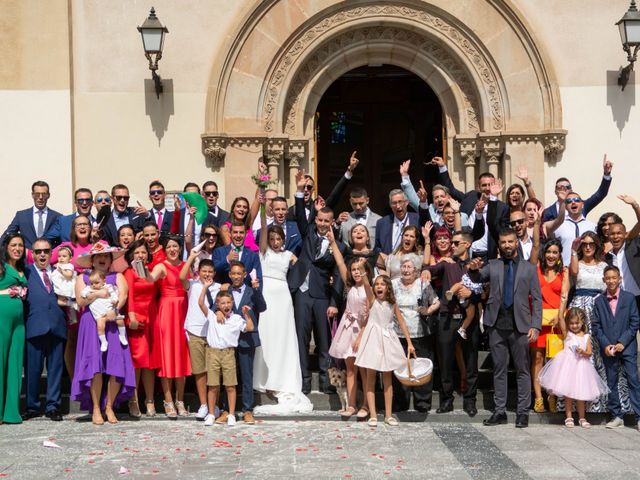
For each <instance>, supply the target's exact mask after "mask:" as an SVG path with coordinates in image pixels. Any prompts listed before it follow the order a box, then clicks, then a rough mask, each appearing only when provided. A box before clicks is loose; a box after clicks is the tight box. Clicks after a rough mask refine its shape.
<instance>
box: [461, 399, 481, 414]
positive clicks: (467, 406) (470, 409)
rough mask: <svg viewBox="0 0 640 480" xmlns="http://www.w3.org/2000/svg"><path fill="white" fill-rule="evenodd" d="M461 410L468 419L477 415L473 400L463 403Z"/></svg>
mask: <svg viewBox="0 0 640 480" xmlns="http://www.w3.org/2000/svg"><path fill="white" fill-rule="evenodd" d="M462 409H463V410H464V411H465V412H466V414H467V415H469V416H470V417H475V416H476V415H477V414H478V409H477V408H476V402H475V401H473V400H469V401H465V402H464V406H463V407H462Z"/></svg>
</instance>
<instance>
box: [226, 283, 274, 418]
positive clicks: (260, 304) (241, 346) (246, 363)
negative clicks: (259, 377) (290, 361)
mask: <svg viewBox="0 0 640 480" xmlns="http://www.w3.org/2000/svg"><path fill="white" fill-rule="evenodd" d="M245 305H248V306H249V307H251V313H250V315H251V320H253V331H252V332H244V333H241V334H240V337H239V338H238V348H237V349H236V352H237V356H238V366H239V368H240V380H241V381H242V411H243V412H250V411H252V410H253V358H254V356H255V352H256V347H259V346H260V336H259V334H258V317H259V314H260V313H262V312H264V311H265V310H266V309H267V304H266V303H265V301H264V297H263V296H262V293H261V292H260V290H254V289H253V288H251V287H250V286H246V285H245V287H244V292H243V293H242V300H240V304H238V305H236V302H235V300H234V302H233V313H237V314H238V315H240V316H242V317H243V316H244V315H243V314H242V307H244V306H245ZM231 413H233V412H231Z"/></svg>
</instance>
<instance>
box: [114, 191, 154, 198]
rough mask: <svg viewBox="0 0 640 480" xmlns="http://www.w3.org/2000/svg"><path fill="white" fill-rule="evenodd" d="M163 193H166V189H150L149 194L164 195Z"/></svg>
mask: <svg viewBox="0 0 640 480" xmlns="http://www.w3.org/2000/svg"><path fill="white" fill-rule="evenodd" d="M163 193H164V190H149V195H162V194H163ZM116 198H118V197H116ZM127 198H128V197H127Z"/></svg>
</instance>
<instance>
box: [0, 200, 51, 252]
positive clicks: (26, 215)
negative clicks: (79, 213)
mask: <svg viewBox="0 0 640 480" xmlns="http://www.w3.org/2000/svg"><path fill="white" fill-rule="evenodd" d="M59 216H60V213H58V212H56V211H55V210H51V209H50V208H48V209H47V220H46V222H45V224H44V231H43V233H42V236H43V237H46V236H47V233H48V232H49V230H50V229H51V228H52V227H53V225H55V223H56V220H57V219H58V217H59ZM9 233H20V235H22V237H23V238H24V246H25V247H27V248H31V246H32V245H33V242H35V241H36V238H37V237H38V235H37V234H36V229H35V226H34V225H33V207H30V208H27V209H25V210H19V211H18V212H16V215H15V216H14V217H13V220H11V223H10V224H9V226H8V227H7V229H6V230H5V232H4V233H3V234H2V238H0V243H2V242H4V239H5V237H6V236H7V235H8V234H9Z"/></svg>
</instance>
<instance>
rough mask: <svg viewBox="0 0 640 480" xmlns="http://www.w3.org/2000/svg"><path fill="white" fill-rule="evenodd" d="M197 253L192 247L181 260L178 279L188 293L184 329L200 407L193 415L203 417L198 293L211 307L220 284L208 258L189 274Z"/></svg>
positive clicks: (203, 333) (203, 329) (202, 323)
mask: <svg viewBox="0 0 640 480" xmlns="http://www.w3.org/2000/svg"><path fill="white" fill-rule="evenodd" d="M198 254H199V252H197V251H193V250H192V251H191V253H190V254H189V258H188V259H187V261H186V262H185V263H184V265H183V267H182V270H180V281H181V282H182V286H183V287H184V289H185V290H186V291H187V292H188V294H189V306H188V309H187V318H186V319H185V322H184V329H185V330H186V331H187V338H188V341H189V357H190V358H191V371H192V372H193V375H194V377H195V381H196V390H197V391H198V399H199V400H200V408H198V413H196V419H197V420H204V419H205V418H206V417H207V415H208V414H209V408H208V406H207V316H206V314H203V312H202V310H201V309H200V306H199V304H198V300H199V298H200V294H201V293H204V295H205V299H206V300H207V301H208V306H209V308H214V307H215V305H214V302H213V299H214V297H215V296H216V294H217V293H218V292H219V291H220V284H219V283H215V282H213V277H214V275H215V270H214V268H213V262H212V261H211V260H207V259H204V260H201V261H200V263H199V264H198V277H199V279H198V280H196V279H193V278H191V279H190V278H188V277H189V272H190V271H191V265H193V262H194V260H195V259H196V258H197V257H198ZM203 282H210V284H209V285H210V286H209V287H208V288H207V289H205V288H204V285H203ZM207 290H208V293H207ZM214 309H215V308H214ZM214 405H215V404H214ZM211 413H214V415H215V412H214V410H211Z"/></svg>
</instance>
